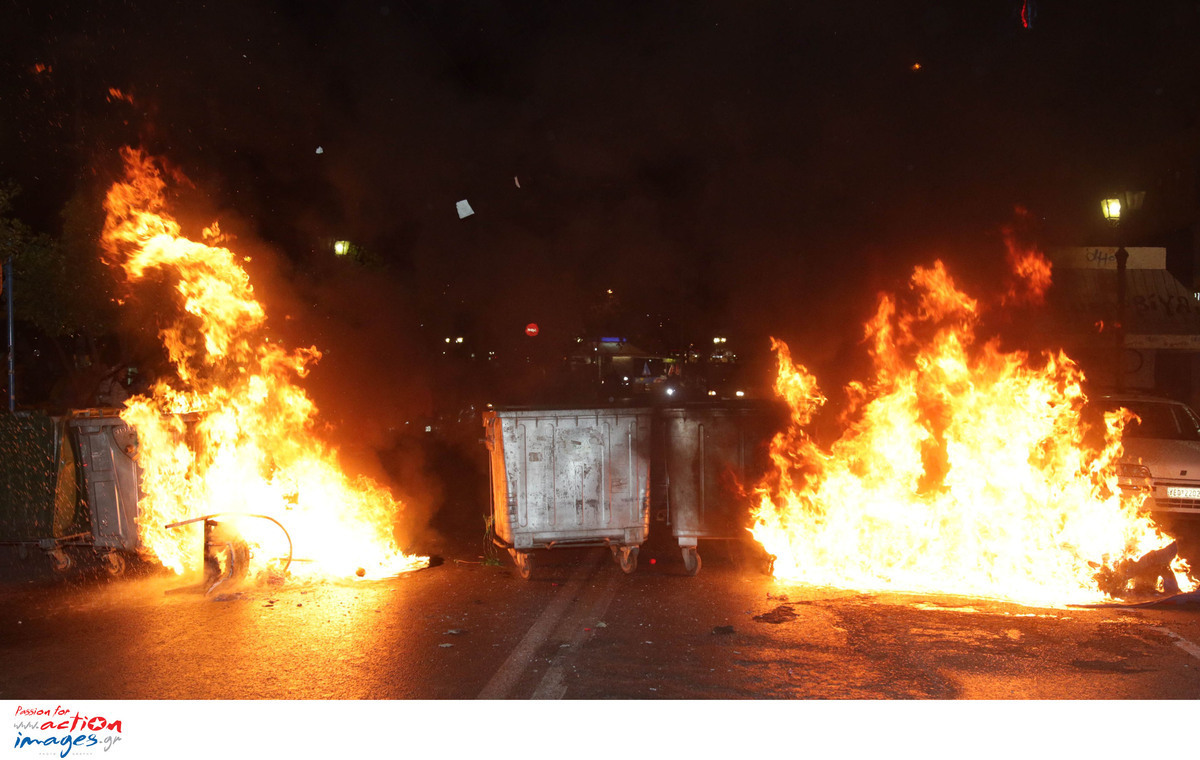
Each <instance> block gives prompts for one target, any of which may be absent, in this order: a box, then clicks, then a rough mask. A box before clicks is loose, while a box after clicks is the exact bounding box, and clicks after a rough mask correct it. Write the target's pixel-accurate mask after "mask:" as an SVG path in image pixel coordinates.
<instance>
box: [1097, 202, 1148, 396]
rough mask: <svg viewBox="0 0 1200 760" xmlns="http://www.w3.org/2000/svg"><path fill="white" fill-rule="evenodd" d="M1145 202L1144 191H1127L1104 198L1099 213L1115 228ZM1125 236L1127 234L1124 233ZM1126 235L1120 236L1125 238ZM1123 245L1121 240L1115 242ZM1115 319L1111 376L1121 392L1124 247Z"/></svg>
mask: <svg viewBox="0 0 1200 760" xmlns="http://www.w3.org/2000/svg"><path fill="white" fill-rule="evenodd" d="M1144 200H1146V191H1144V190H1128V191H1126V192H1124V193H1121V194H1119V195H1116V196H1113V197H1111V198H1105V199H1104V200H1102V201H1101V202H1100V208H1101V211H1103V212H1104V218H1105V219H1107V220H1108V223H1109V224H1111V225H1112V226H1114V227H1116V226H1118V225H1120V224H1121V216H1122V212H1124V216H1125V219H1126V221H1128V220H1129V215H1130V214H1131V213H1134V212H1136V211H1139V210H1141V208H1142V202H1143V201H1144ZM1126 234H1127V233H1126ZM1125 236H1126V235H1121V237H1122V238H1123V237H1125ZM1117 242H1118V243H1123V242H1124V241H1123V240H1119V241H1117ZM1116 259H1117V319H1116V324H1115V325H1114V326H1113V327H1114V329H1113V344H1114V349H1115V350H1114V360H1113V375H1114V379H1115V380H1116V389H1117V390H1118V391H1120V390H1122V387H1123V386H1124V379H1125V377H1124V375H1125V373H1124V371H1123V369H1124V368H1123V366H1122V365H1123V363H1124V361H1125V300H1126V295H1125V293H1126V291H1125V280H1126V267H1127V265H1128V263H1129V251H1126V250H1125V246H1124V245H1120V247H1118V248H1117V256H1116Z"/></svg>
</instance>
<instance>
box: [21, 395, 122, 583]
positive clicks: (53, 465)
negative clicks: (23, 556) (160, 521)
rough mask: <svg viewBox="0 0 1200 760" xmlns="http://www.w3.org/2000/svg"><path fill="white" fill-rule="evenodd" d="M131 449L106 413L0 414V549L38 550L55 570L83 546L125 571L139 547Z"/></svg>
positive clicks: (68, 563)
mask: <svg viewBox="0 0 1200 760" xmlns="http://www.w3.org/2000/svg"><path fill="white" fill-rule="evenodd" d="M136 447H137V435H136V433H135V431H134V430H133V429H132V428H131V427H130V426H129V425H128V424H126V423H125V422H124V421H123V420H121V419H120V418H119V417H117V416H116V415H115V414H114V413H113V412H112V411H111V410H106V411H101V410H85V411H77V412H73V413H72V415H71V416H69V417H49V416H47V415H42V414H36V413H19V414H14V415H6V416H0V543H6V544H17V545H19V546H21V547H25V546H36V547H38V548H40V549H42V550H43V551H45V552H46V553H47V554H48V555H49V557H50V559H51V561H52V562H53V563H54V566H55V568H56V569H58V570H67V569H69V568H70V567H71V566H72V565H73V564H74V561H73V559H72V555H71V554H70V553H68V548H69V547H75V548H80V547H82V548H84V549H90V550H92V552H94V553H96V554H99V555H100V557H101V558H102V559H103V560H104V561H105V562H106V564H107V568H108V570H109V572H111V573H113V574H120V573H121V572H123V571H124V570H125V565H126V562H125V556H126V555H127V554H129V553H133V552H136V551H137V549H138V547H139V541H138V532H137V522H136V520H137V509H138V506H137V505H138V476H139V473H138V469H137V463H136V461H135V458H134V456H135V452H136ZM23 550H24V549H23Z"/></svg>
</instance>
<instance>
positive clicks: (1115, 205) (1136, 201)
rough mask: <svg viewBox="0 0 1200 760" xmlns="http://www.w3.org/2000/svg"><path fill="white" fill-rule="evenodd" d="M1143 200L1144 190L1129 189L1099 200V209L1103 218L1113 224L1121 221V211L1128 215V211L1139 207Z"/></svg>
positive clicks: (1144, 197)
mask: <svg viewBox="0 0 1200 760" xmlns="http://www.w3.org/2000/svg"><path fill="white" fill-rule="evenodd" d="M1144 200H1146V191H1145V190H1136V191H1135V190H1129V191H1126V192H1124V193H1120V194H1118V195H1114V196H1112V197H1110V198H1105V199H1104V200H1102V201H1100V210H1101V211H1102V212H1103V213H1104V218H1105V219H1107V220H1108V221H1109V223H1110V224H1112V225H1114V226H1115V225H1118V224H1120V223H1121V214H1122V213H1124V214H1125V215H1126V217H1128V216H1129V214H1130V213H1132V212H1135V211H1138V210H1139V209H1141V207H1142V202H1143V201H1144Z"/></svg>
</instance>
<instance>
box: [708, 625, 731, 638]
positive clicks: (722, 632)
mask: <svg viewBox="0 0 1200 760" xmlns="http://www.w3.org/2000/svg"><path fill="white" fill-rule="evenodd" d="M712 632H713V633H714V634H716V635H718V636H729V635H730V634H732V633H734V632H735V631H734V628H733V626H731V625H718V626H714V627H713V630H712Z"/></svg>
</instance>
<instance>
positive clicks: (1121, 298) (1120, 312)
mask: <svg viewBox="0 0 1200 760" xmlns="http://www.w3.org/2000/svg"><path fill="white" fill-rule="evenodd" d="M1128 263H1129V251H1127V250H1125V246H1121V247H1120V248H1118V249H1117V323H1116V325H1115V326H1114V327H1115V329H1114V330H1113V333H1114V334H1115V336H1114V340H1115V341H1116V344H1117V351H1116V356H1115V357H1114V358H1115V359H1116V361H1115V362H1114V364H1113V370H1114V372H1115V373H1116V389H1117V392H1118V393H1119V392H1121V391H1122V390H1124V386H1125V377H1124V375H1125V367H1124V365H1125V269H1126V265H1127V264H1128Z"/></svg>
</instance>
